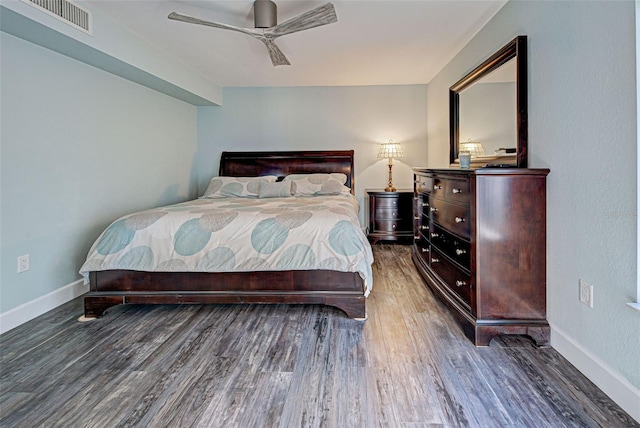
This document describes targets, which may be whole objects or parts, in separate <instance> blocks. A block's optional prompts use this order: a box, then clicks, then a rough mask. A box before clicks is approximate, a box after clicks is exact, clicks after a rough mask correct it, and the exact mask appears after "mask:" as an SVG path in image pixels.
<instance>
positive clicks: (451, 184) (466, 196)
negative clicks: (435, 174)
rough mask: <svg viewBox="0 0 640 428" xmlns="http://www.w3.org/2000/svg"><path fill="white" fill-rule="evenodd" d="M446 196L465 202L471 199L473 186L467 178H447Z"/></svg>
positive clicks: (467, 202)
mask: <svg viewBox="0 0 640 428" xmlns="http://www.w3.org/2000/svg"><path fill="white" fill-rule="evenodd" d="M445 198H446V199H448V200H450V201H455V202H459V203H463V204H469V202H470V201H471V186H470V183H469V181H466V180H447V184H446V192H445Z"/></svg>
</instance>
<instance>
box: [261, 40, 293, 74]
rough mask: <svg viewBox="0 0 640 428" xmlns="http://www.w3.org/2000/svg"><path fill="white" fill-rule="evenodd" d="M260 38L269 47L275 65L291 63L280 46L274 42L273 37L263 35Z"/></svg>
mask: <svg viewBox="0 0 640 428" xmlns="http://www.w3.org/2000/svg"><path fill="white" fill-rule="evenodd" d="M260 40H262V41H263V42H264V44H265V46H266V47H267V50H268V51H269V56H270V57H271V63H272V64H273V66H274V67H277V66H279V65H291V63H290V62H289V60H288V59H287V57H286V56H284V54H283V53H282V51H281V50H280V48H278V47H277V46H276V44H275V43H274V42H273V39H272V38H270V37H262V38H260Z"/></svg>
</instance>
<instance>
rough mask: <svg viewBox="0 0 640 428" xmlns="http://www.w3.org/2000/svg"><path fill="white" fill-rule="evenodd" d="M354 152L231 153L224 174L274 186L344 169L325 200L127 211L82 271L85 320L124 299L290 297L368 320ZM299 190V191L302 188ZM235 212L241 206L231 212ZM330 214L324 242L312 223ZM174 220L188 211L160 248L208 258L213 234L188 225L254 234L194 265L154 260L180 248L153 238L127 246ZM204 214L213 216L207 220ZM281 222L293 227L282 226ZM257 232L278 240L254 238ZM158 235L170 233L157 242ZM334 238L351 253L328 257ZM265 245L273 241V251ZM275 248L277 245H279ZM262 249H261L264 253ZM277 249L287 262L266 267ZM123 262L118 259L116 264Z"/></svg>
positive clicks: (366, 261) (224, 159) (220, 202)
mask: <svg viewBox="0 0 640 428" xmlns="http://www.w3.org/2000/svg"><path fill="white" fill-rule="evenodd" d="M353 153H354V152H353V150H349V151H287V152H223V153H222V155H221V159H220V168H219V174H218V175H219V177H265V178H267V177H274V178H273V181H274V182H275V184H274V185H271V186H275V185H277V183H279V182H280V181H284V180H288V178H285V179H284V180H283V177H286V176H289V175H291V174H322V173H333V174H336V173H337V174H344V176H346V180H345V182H344V187H345V188H346V190H344V191H343V193H341V194H339V195H330V196H319V197H318V198H322V199H317V198H316V197H315V196H312V197H304V196H303V197H298V196H291V197H286V198H279V197H276V198H270V199H262V198H252V197H248V198H227V199H204V198H199V199H197V200H194V201H188V202H185V203H182V204H176V205H172V206H169V207H160V208H156V209H153V210H147V211H144V212H141V213H133V214H131V215H129V216H125V217H123V218H121V219H119V220H117V221H115V222H114V223H112V224H111V225H110V226H109V227H108V228H107V229H105V231H104V232H103V234H101V236H100V237H99V238H98V240H96V242H95V243H94V245H93V246H92V249H91V250H90V252H89V255H88V257H87V261H86V262H85V264H84V265H83V267H82V268H81V274H83V276H84V277H85V278H86V279H87V280H88V281H89V292H88V293H87V294H86V295H85V297H84V317H85V318H95V317H100V316H102V315H103V313H104V312H105V311H106V310H107V309H108V308H110V307H112V306H115V305H121V304H212V303H234V304H241V303H267V304H269V303H270V304H277V303H284V304H323V305H329V306H334V307H337V308H339V309H341V310H342V311H344V312H345V313H346V314H347V316H348V317H351V318H356V319H365V318H366V311H365V299H366V296H367V294H368V293H369V291H370V290H371V286H372V276H371V264H372V263H373V255H372V252H371V247H370V246H369V243H368V241H367V239H366V237H365V236H364V233H363V232H362V230H361V229H360V227H359V223H358V220H357V202H356V200H355V198H354V197H353V193H354V192H353V188H354V187H353V186H354V169H353ZM275 177H277V179H276V178H275ZM263 183H264V181H263ZM298 183H301V182H298ZM210 186H211V184H210ZM298 186H299V188H301V185H300V184H298ZM265 188H266V187H265ZM294 189H295V187H294ZM261 196H262V195H261ZM340 198H342V199H340ZM274 204H275V205H274ZM351 207H353V208H351ZM236 208H237V209H236ZM231 209H236V210H235V211H234V212H233V213H231V212H230V211H229V210H231ZM329 211H331V212H332V213H333V214H331V215H334V214H335V215H338V218H337V219H335V220H332V221H335V224H334V226H333V227H332V228H331V234H330V236H329V237H327V238H323V235H322V234H321V232H319V231H318V230H319V229H317V228H316V226H315V225H314V224H312V223H313V221H315V220H314V219H315V218H316V217H318V218H320V217H325V212H327V213H328V212H329ZM187 214H190V215H196V216H199V217H198V218H199V220H198V219H197V220H189V221H184V220H185V218H184V216H185V215H187ZM172 216H178V217H179V216H183V217H180V218H181V220H179V221H178V223H180V224H181V226H180V227H177V226H176V224H177V223H176V222H175V221H174V224H173V226H165V228H167V229H171V230H167V231H157V230H156V231H155V232H154V238H152V239H151V240H152V241H153V245H154V246H155V245H156V244H158V242H159V241H162V240H165V241H168V242H171V243H173V245H174V246H176V248H178V245H180V246H181V247H180V249H178V252H179V253H180V254H182V253H195V254H196V255H202V254H203V252H204V251H205V250H206V248H205V249H201V245H200V244H199V243H202V242H204V241H207V240H208V237H205V238H203V237H202V236H201V235H198V233H197V232H198V231H199V230H201V229H202V228H198V227H195V228H193V227H192V228H186V227H185V225H187V224H188V223H189V224H198V225H201V224H204V225H206V229H207V231H206V234H208V235H207V236H213V235H216V236H217V235H221V236H222V232H219V233H218V232H217V231H219V230H220V229H221V228H220V225H221V224H222V225H223V226H222V227H223V228H225V227H231V226H227V225H228V224H237V225H240V228H241V229H242V226H246V227H245V229H253V233H251V234H250V237H248V238H242V236H243V235H241V234H240V232H233V233H234V235H233V239H230V238H228V237H227V239H226V241H225V242H223V243H222V244H219V245H218V246H217V247H216V248H214V249H213V250H210V251H207V252H206V257H204V256H202V257H200V260H199V262H198V263H196V264H189V263H187V262H185V263H183V262H182V261H181V260H173V259H172V260H169V261H166V262H163V263H156V262H153V263H150V262H149V260H154V255H155V259H157V260H158V261H159V260H160V259H161V258H162V257H166V255H165V256H160V255H161V254H168V253H170V252H171V251H173V252H174V254H175V251H176V248H173V249H172V248H160V249H155V248H154V252H155V253H153V252H152V253H153V254H152V255H149V252H150V250H149V249H148V247H146V244H144V245H142V244H141V245H139V246H137V247H135V250H136V251H133V250H132V251H129V249H128V247H127V249H124V248H125V244H127V245H130V246H133V242H134V240H135V239H138V235H140V236H142V232H140V230H142V229H144V230H145V231H146V230H147V229H149V230H152V228H157V227H160V226H159V225H160V223H163V224H165V223H166V224H172V223H171V222H170V221H169V219H171V218H173V217H172ZM205 217H206V219H208V220H207V221H204V220H203V219H204V218H205ZM230 218H231V220H229V219H230ZM282 219H284V222H283V221H282ZM301 219H302V220H301ZM194 222H195V223H194ZM252 222H253V223H252ZM256 222H258V223H259V225H260V226H261V227H262V226H264V225H267V226H271V227H272V229H268V228H267V229H264V228H263V229H264V230H263V231H262V233H261V235H260V234H257V233H256V230H257V228H255V229H254V227H255V224H254V223H256ZM152 223H153V225H151V226H150V224H152ZM276 223H277V225H276ZM303 223H304V224H303ZM283 224H284V225H285V226H286V227H287V228H288V229H287V230H284V231H282V225H283ZM123 225H125V226H123ZM126 225H128V228H127V227H126ZM212 225H213V226H212ZM338 226H339V227H338ZM273 227H276V229H273ZM277 227H280V229H277ZM123 228H124V229H125V230H127V231H128V233H129V235H128V236H127V237H125V238H123V237H122V235H115V232H114V231H115V230H116V229H123ZM131 230H134V231H133V232H131ZM185 231H186V232H188V233H186V232H185ZM211 231H214V232H216V233H212V232H211ZM281 232H282V233H283V234H284V235H285V236H284V238H285V239H283V238H282V236H281V235H282V233H281ZM225 233H226V232H225ZM279 233H280V234H279ZM322 233H324V232H322ZM160 235H162V236H160ZM165 235H166V236H165ZM257 235H260V236H262V237H263V238H265V239H267V241H269V242H270V243H271V244H264V243H262V244H256V242H257V241H256V239H255V236H257ZM159 236H160V237H161V238H162V239H159V238H158V239H156V238H157V237H159ZM260 236H258V238H259V237H260ZM305 236H306V238H304V237H305ZM274 237H275V238H274ZM290 237H291V239H293V238H294V237H295V239H296V240H301V239H307V240H308V242H299V241H295V244H293V245H291V246H289V247H287V245H285V244H286V243H288V242H289V241H288V239H289V238H290ZM247 240H251V242H252V243H253V247H254V248H248V249H247V248H240V246H241V243H242V242H244V241H247ZM123 241H127V242H123ZM156 241H158V242H156ZM105 242H106V243H107V244H108V246H109V249H108V251H102V252H103V253H109V254H108V255H107V256H105V255H104V254H98V253H99V251H97V250H96V248H99V247H100V246H101V245H102V247H105ZM207 242H208V243H209V242H210V241H207ZM247 242H248V241H247ZM273 242H276V244H273ZM327 242H329V243H330V244H331V245H335V246H340V249H338V251H339V252H340V253H345V255H346V257H344V258H342V257H340V258H338V257H334V258H331V257H324V258H323V256H321V254H323V252H324V251H326V248H327V247H329V244H327ZM149 245H150V244H149ZM207 245H208V244H207ZM344 245H346V246H347V247H344ZM169 246H170V245H169ZM194 246H195V248H193V247H194ZM249 246H251V245H249ZM265 246H266V247H269V246H270V247H269V249H267V250H265V249H264V248H265ZM312 246H314V247H313V249H314V251H316V252H317V255H318V256H317V257H316V258H317V260H315V262H314V260H313V258H312V261H311V262H310V261H309V259H308V258H307V257H306V255H307V254H308V253H309V252H310V251H311V250H310V248H311V247H312ZM274 247H277V250H273V248H274ZM285 247H286V248H285ZM256 248H257V250H258V253H262V254H256ZM141 249H142V250H145V251H142V250H141ZM330 250H331V249H330ZM127 251H128V252H127ZM279 251H280V253H278V252H279ZM287 251H288V252H287ZM270 252H271V253H274V254H275V253H278V254H279V256H278V257H280V258H279V259H278V261H277V262H274V263H271V264H270V265H268V266H267V265H266V263H267V262H266V261H265V260H267V259H269V257H271V254H270ZM283 252H284V253H283ZM111 253H113V254H111ZM120 253H122V254H123V255H120ZM244 253H246V254H244ZM267 253H269V254H267ZM311 253H313V251H311ZM311 255H313V254H311ZM96 256H97V259H96ZM256 256H257V257H256ZM116 258H117V259H118V262H119V264H117V263H115V262H113V261H114V260H116ZM176 258H179V257H176ZM204 259H206V260H205V261H204V262H203V261H202V260H204ZM109 260H111V261H112V263H109ZM123 260H124V261H125V262H124V263H123ZM185 260H188V259H186V258H185ZM299 261H301V263H298V262H299ZM214 262H215V263H214ZM114 266H115V267H116V268H114ZM123 266H124V268H123Z"/></svg>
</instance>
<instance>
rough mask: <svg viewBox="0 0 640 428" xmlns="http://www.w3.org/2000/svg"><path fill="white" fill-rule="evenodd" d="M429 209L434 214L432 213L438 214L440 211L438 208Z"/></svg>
mask: <svg viewBox="0 0 640 428" xmlns="http://www.w3.org/2000/svg"><path fill="white" fill-rule="evenodd" d="M429 209H430V210H431V212H432V213H437V212H438V209H437V208H434V207H431V208H429Z"/></svg>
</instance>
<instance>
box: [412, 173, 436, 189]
mask: <svg viewBox="0 0 640 428" xmlns="http://www.w3.org/2000/svg"><path fill="white" fill-rule="evenodd" d="M415 183H416V192H418V193H431V190H432V188H433V177H431V176H429V175H416V180H415Z"/></svg>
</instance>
